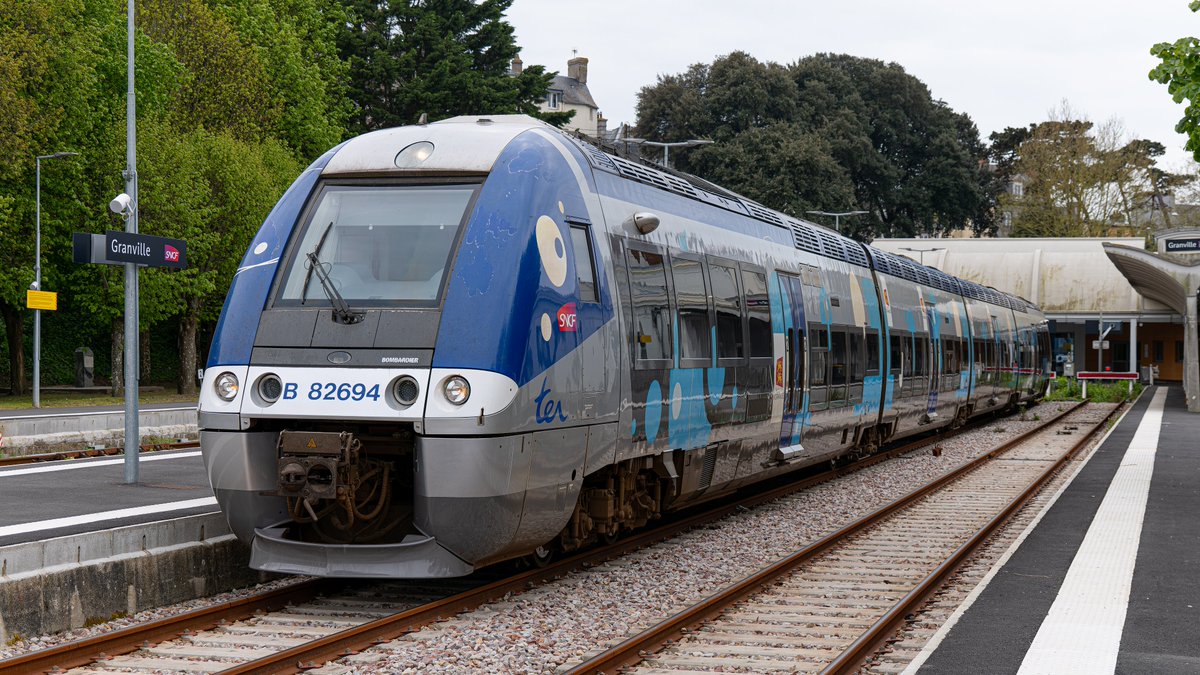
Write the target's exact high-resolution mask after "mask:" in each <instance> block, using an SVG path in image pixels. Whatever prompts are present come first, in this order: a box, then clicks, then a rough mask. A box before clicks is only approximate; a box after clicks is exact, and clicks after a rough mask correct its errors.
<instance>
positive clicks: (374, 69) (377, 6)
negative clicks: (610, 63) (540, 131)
mask: <svg viewBox="0 0 1200 675" xmlns="http://www.w3.org/2000/svg"><path fill="white" fill-rule="evenodd" d="M510 5H512V0H482V1H481V2H473V1H472V0H383V1H382V2H381V1H380V0H350V2H349V3H348V8H349V10H350V17H349V21H348V22H347V23H346V24H345V26H344V28H343V30H342V32H341V34H340V35H339V37H338V49H339V50H340V52H341V56H342V59H343V60H345V61H346V62H347V64H348V65H349V69H350V96H351V98H352V99H353V100H354V103H355V106H356V109H355V111H354V114H353V117H352V119H351V125H352V127H354V130H355V131H359V132H362V131H370V130H372V129H381V128H385V127H392V126H398V125H401V124H412V123H414V122H416V121H417V120H418V119H419V118H420V116H421V114H422V113H426V114H428V116H429V119H430V120H431V121H433V120H438V119H444V118H447V117H453V116H454V115H465V114H485V115H486V114H509V113H525V114H529V115H535V116H539V117H542V118H543V119H546V120H547V121H549V122H551V123H554V124H562V123H563V122H565V121H567V119H569V117H570V116H569V115H563V114H561V113H558V114H550V115H539V114H538V110H537V103H538V101H540V100H542V99H543V98H544V97H545V95H546V90H547V89H548V88H549V86H550V82H551V80H552V77H553V73H547V72H546V70H545V68H544V67H543V66H530V67H527V68H525V69H524V70H523V71H522V72H521V74H520V75H518V76H515V77H513V76H510V75H509V65H510V64H511V62H512V60H513V58H514V57H516V56H517V54H518V53H519V52H520V49H519V48H518V47H517V44H516V42H515V40H514V39H513V28H512V26H511V25H510V24H508V23H507V22H506V21H504V16H503V15H504V12H505V10H507V9H508V8H509V6H510Z"/></svg>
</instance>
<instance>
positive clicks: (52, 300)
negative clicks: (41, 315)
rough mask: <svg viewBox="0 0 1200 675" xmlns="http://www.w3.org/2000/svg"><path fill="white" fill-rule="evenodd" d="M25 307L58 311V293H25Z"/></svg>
mask: <svg viewBox="0 0 1200 675" xmlns="http://www.w3.org/2000/svg"><path fill="white" fill-rule="evenodd" d="M25 306H27V307H29V309H48V310H50V311H55V310H57V309H58V293H54V292H51V291H25Z"/></svg>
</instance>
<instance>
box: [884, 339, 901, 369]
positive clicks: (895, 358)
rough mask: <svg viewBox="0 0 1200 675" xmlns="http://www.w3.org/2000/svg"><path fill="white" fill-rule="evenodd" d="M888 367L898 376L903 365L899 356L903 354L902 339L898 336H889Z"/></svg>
mask: <svg viewBox="0 0 1200 675" xmlns="http://www.w3.org/2000/svg"><path fill="white" fill-rule="evenodd" d="M888 342H889V351H888V367H889V368H890V369H891V371H892V372H893V373H896V374H899V373H900V367H901V366H902V365H903V363H904V359H903V357H902V356H901V355H902V354H903V353H904V346H903V344H902V343H903V338H902V337H900V336H899V335H891V336H889V340H888Z"/></svg>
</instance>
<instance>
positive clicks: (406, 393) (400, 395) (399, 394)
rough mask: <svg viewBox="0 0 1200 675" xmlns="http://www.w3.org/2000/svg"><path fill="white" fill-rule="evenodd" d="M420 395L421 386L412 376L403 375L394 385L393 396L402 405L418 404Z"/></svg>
mask: <svg viewBox="0 0 1200 675" xmlns="http://www.w3.org/2000/svg"><path fill="white" fill-rule="evenodd" d="M420 393H421V385H419V384H417V380H416V378H414V377H413V376H411V375H401V376H400V377H397V378H396V381H395V382H393V383H392V396H395V397H396V402H397V403H399V404H400V405H412V404H414V403H416V402H417V396H418V395H420ZM464 400H465V399H464Z"/></svg>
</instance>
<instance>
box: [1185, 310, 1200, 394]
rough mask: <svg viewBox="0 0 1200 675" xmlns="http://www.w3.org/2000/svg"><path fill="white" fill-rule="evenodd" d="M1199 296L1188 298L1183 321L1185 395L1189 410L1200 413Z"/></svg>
mask: <svg viewBox="0 0 1200 675" xmlns="http://www.w3.org/2000/svg"><path fill="white" fill-rule="evenodd" d="M1197 296H1200V291H1197V292H1196V293H1193V294H1192V295H1189V296H1188V299H1187V314H1186V315H1185V316H1184V320H1183V369H1184V370H1183V393H1184V395H1185V396H1186V397H1187V407H1188V410H1190V411H1192V412H1200V325H1198V324H1197V319H1198V317H1197V308H1196V304H1197Z"/></svg>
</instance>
